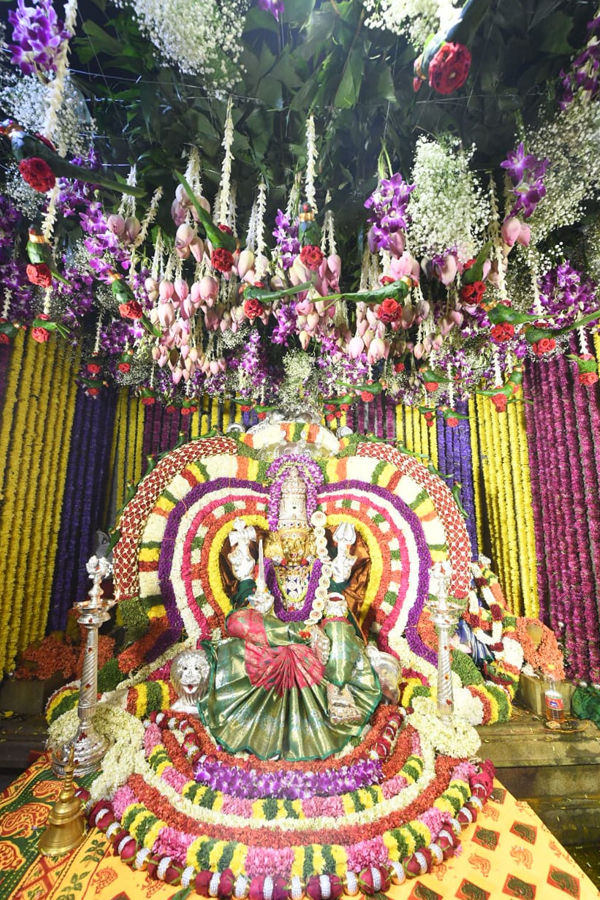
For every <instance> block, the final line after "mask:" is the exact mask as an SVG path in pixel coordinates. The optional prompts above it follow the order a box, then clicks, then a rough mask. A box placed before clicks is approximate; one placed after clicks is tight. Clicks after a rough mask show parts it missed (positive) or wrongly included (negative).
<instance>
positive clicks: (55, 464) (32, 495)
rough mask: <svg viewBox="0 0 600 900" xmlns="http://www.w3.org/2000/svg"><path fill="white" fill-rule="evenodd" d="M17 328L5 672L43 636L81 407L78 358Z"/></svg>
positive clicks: (7, 443) (0, 596)
mask: <svg viewBox="0 0 600 900" xmlns="http://www.w3.org/2000/svg"><path fill="white" fill-rule="evenodd" d="M68 353H69V349H68V348H65V347H64V345H59V344H58V343H57V342H56V339H55V338H54V337H53V338H51V340H50V341H49V343H48V344H45V345H44V344H38V343H36V342H35V341H33V340H31V338H29V337H27V336H26V335H25V333H24V332H21V333H20V334H19V335H17V337H16V339H15V343H14V347H13V352H12V355H11V360H10V369H9V373H8V381H7V390H6V395H5V398H4V403H3V406H2V422H1V426H0V459H2V460H3V463H4V470H3V472H2V475H1V476H0V500H1V501H2V502H1V506H0V541H1V544H0V546H2V548H3V562H2V565H1V566H0V621H1V622H2V629H1V630H0V673H5V672H8V671H10V670H11V669H12V668H14V664H15V659H16V656H17V653H18V651H19V650H22V649H24V648H25V647H27V646H28V645H29V644H31V643H32V642H33V641H35V640H38V639H39V638H41V637H43V635H44V632H45V628H46V621H47V618H48V609H49V605H50V593H51V589H52V579H53V575H54V568H55V564H56V547H57V540H58V531H59V527H60V515H61V509H62V501H63V495H64V490H65V479H66V469H67V462H68V457H69V447H70V443H71V430H72V425H73V415H74V412H75V393H76V390H77V387H76V383H75V377H74V376H75V371H76V370H77V368H78V365H77V360H73V359H72V358H71V357H70V356H69V355H68Z"/></svg>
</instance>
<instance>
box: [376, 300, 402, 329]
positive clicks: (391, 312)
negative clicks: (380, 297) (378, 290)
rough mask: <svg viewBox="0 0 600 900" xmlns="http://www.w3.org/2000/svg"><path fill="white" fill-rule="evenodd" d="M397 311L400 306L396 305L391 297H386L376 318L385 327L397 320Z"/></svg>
mask: <svg viewBox="0 0 600 900" xmlns="http://www.w3.org/2000/svg"><path fill="white" fill-rule="evenodd" d="M399 310H400V304H399V303H397V302H396V300H394V298H393V297H386V298H385V300H384V301H383V303H382V304H381V306H380V307H379V312H378V313H377V317H378V318H379V321H380V322H383V323H384V324H385V325H390V324H391V323H392V322H395V320H396V319H397V318H398V311H399Z"/></svg>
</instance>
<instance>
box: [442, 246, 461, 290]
mask: <svg viewBox="0 0 600 900" xmlns="http://www.w3.org/2000/svg"><path fill="white" fill-rule="evenodd" d="M457 272H458V265H457V261H456V257H455V255H454V254H453V253H449V254H448V256H447V257H446V259H445V260H444V265H443V266H442V271H441V273H440V280H441V282H442V284H445V285H446V287H447V286H448V285H449V284H452V282H453V281H454V279H455V278H456V273H457Z"/></svg>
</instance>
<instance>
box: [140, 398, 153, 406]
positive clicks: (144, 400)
mask: <svg viewBox="0 0 600 900" xmlns="http://www.w3.org/2000/svg"><path fill="white" fill-rule="evenodd" d="M142 403H143V404H144V406H154V404H155V403H156V397H142Z"/></svg>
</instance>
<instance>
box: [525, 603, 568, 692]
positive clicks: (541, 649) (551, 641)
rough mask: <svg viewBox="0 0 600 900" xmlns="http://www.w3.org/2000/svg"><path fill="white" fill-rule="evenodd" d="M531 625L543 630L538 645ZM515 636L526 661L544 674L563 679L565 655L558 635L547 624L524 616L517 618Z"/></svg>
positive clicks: (558, 679)
mask: <svg viewBox="0 0 600 900" xmlns="http://www.w3.org/2000/svg"><path fill="white" fill-rule="evenodd" d="M530 627H534V628H536V629H540V630H541V639H540V642H539V643H538V644H537V645H536V643H535V642H534V640H533V639H532V637H531V634H530V633H529V628H530ZM515 637H516V639H517V640H518V641H519V643H520V644H521V646H522V648H523V653H524V655H525V662H527V663H529V665H530V666H532V667H533V668H534V669H535V670H536V671H538V672H541V674H542V675H546V676H548V677H551V678H555V679H556V680H557V681H562V679H563V678H564V677H565V669H564V664H563V655H562V653H561V650H560V647H559V646H558V642H557V640H556V635H555V634H554V632H553V631H552V630H551V629H550V628H548V626H547V625H544V624H543V623H542V622H540V621H539V620H538V619H531V618H529V617H527V616H523V617H522V618H518V619H517V627H516V632H515Z"/></svg>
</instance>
